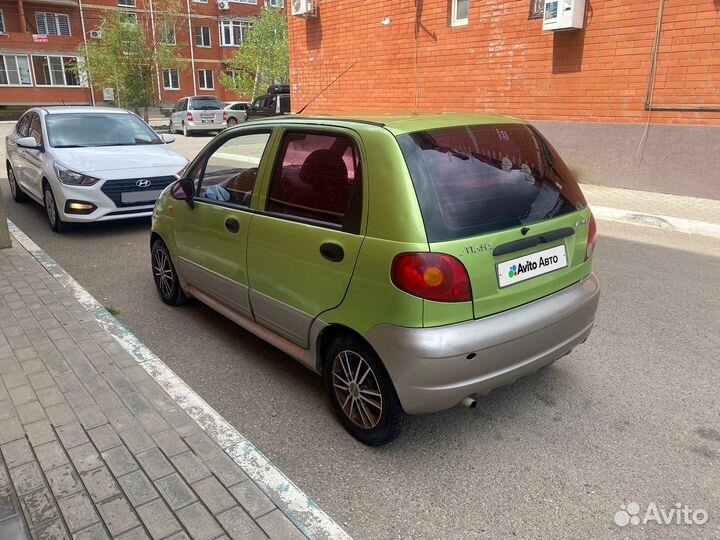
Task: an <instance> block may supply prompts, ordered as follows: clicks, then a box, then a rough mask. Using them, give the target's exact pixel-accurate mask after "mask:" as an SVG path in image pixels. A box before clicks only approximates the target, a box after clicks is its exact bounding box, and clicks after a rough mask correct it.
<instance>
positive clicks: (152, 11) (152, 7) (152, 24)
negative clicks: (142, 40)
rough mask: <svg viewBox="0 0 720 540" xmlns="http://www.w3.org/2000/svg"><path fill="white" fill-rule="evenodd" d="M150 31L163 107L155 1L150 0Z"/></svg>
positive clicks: (159, 100) (159, 94) (160, 101)
mask: <svg viewBox="0 0 720 540" xmlns="http://www.w3.org/2000/svg"><path fill="white" fill-rule="evenodd" d="M149 4H150V29H151V32H152V40H153V54H154V55H155V76H156V78H157V89H158V102H159V104H160V105H162V85H161V84H160V64H159V63H158V54H157V41H156V38H155V5H154V2H153V0H150V2H149Z"/></svg>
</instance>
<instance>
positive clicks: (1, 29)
mask: <svg viewBox="0 0 720 540" xmlns="http://www.w3.org/2000/svg"><path fill="white" fill-rule="evenodd" d="M4 33H5V14H4V13H3V10H2V9H0V34H4Z"/></svg>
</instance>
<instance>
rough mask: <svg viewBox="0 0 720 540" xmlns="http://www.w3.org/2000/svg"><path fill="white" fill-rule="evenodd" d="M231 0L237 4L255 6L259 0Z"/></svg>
mask: <svg viewBox="0 0 720 540" xmlns="http://www.w3.org/2000/svg"><path fill="white" fill-rule="evenodd" d="M229 1H230V2H235V3H236V4H251V5H253V6H257V0H229Z"/></svg>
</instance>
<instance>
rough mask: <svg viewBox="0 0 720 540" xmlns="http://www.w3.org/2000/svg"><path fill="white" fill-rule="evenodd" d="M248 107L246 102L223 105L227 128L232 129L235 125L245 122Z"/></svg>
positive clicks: (248, 104)
mask: <svg viewBox="0 0 720 540" xmlns="http://www.w3.org/2000/svg"><path fill="white" fill-rule="evenodd" d="M248 107H250V103H248V102H247V101H234V102H232V103H226V104H225V112H227V127H233V126H235V125H237V124H242V123H243V122H244V121H245V120H247V114H246V113H245V111H247V109H248Z"/></svg>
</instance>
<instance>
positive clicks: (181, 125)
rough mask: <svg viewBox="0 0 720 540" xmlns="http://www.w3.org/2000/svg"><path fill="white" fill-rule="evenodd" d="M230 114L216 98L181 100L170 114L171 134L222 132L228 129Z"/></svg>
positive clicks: (187, 134) (196, 97)
mask: <svg viewBox="0 0 720 540" xmlns="http://www.w3.org/2000/svg"><path fill="white" fill-rule="evenodd" d="M227 119H228V114H227V111H226V110H224V108H223V104H222V103H221V102H220V100H219V99H218V98H216V97H215V96H189V97H184V98H182V99H179V100H178V102H177V103H176V104H175V107H174V108H173V110H172V113H171V114H170V126H169V127H170V133H177V132H182V134H183V135H184V136H185V137H189V136H190V135H191V134H193V133H208V132H210V131H222V130H223V129H225V128H226V127H227Z"/></svg>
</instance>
